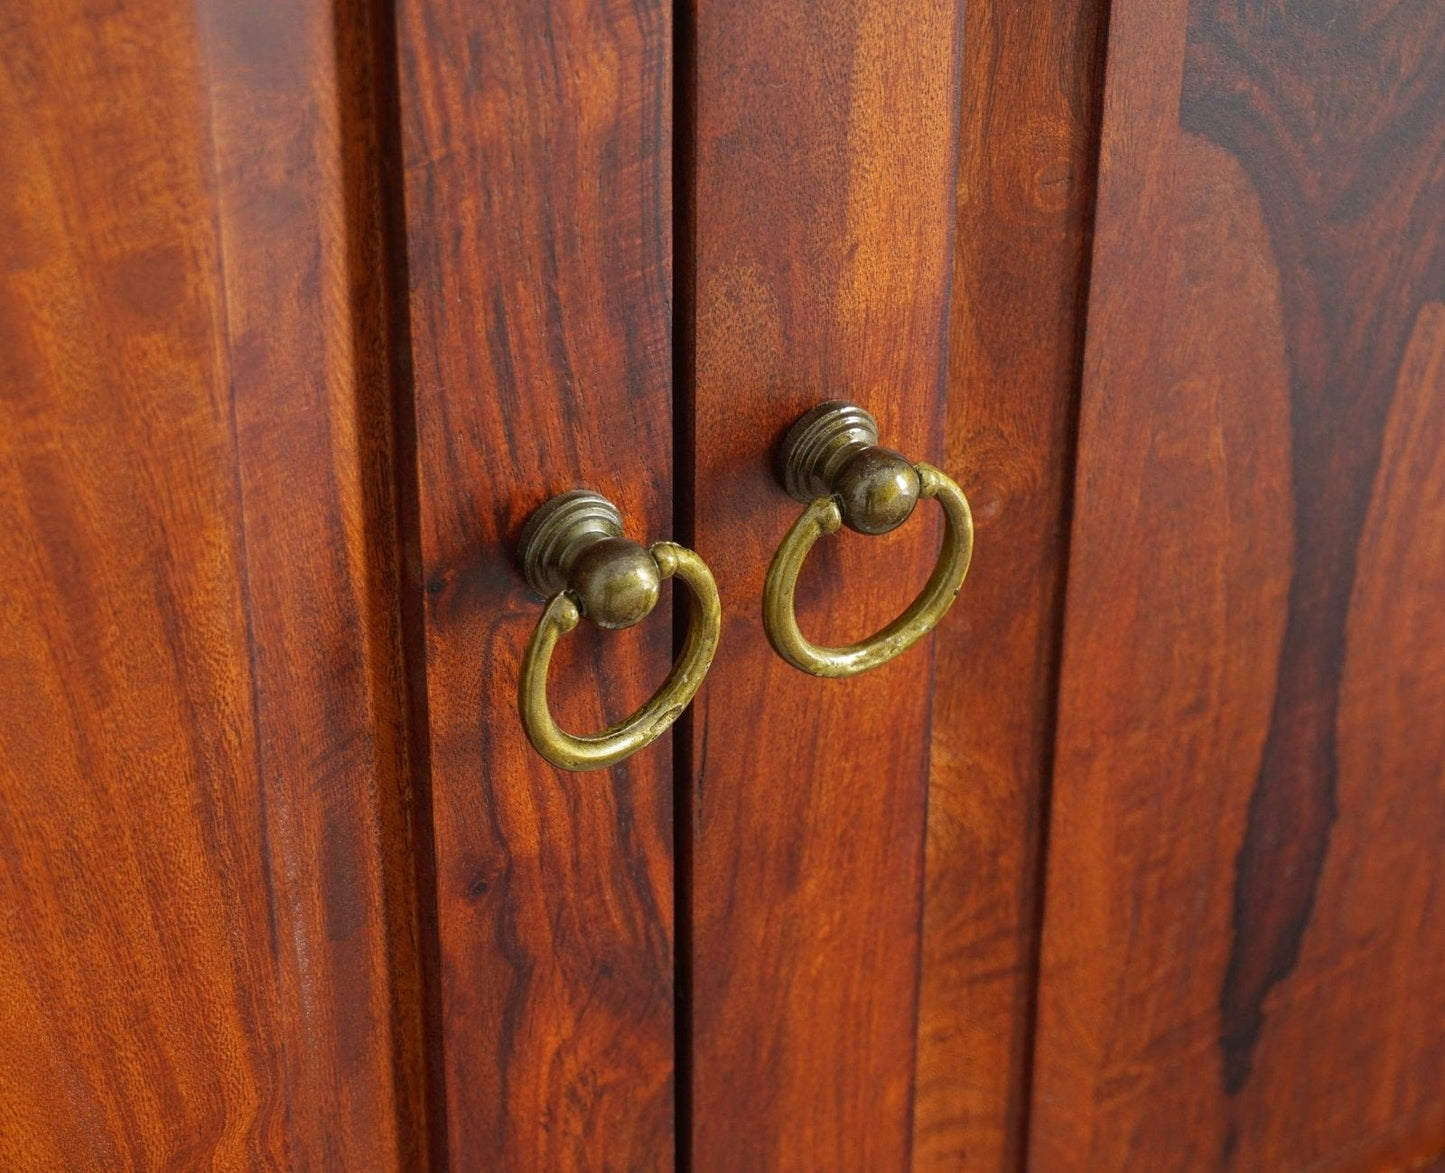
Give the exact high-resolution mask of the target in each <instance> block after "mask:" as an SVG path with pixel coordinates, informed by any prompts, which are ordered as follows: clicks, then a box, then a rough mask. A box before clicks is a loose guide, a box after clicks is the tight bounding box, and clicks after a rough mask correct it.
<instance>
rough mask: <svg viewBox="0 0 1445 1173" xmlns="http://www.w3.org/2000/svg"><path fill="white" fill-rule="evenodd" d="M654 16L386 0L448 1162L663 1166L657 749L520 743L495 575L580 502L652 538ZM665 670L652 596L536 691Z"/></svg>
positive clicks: (666, 865)
mask: <svg viewBox="0 0 1445 1173" xmlns="http://www.w3.org/2000/svg"><path fill="white" fill-rule="evenodd" d="M669 12H670V8H669V6H668V5H667V4H665V3H663V2H661V0H643V2H641V3H628V4H619V3H611V2H607V0H562V2H559V3H553V4H537V3H535V2H534V0H500V2H497V3H488V4H481V5H479V4H475V3H464V2H462V0H401V3H400V4H399V5H398V21H399V34H398V35H399V60H400V85H399V97H400V103H401V113H402V136H403V157H404V162H405V171H406V183H405V189H406V190H405V225H404V233H405V246H406V253H407V265H408V289H407V301H408V315H407V316H408V329H409V332H410V353H411V355H412V372H411V374H412V379H413V386H414V397H415V413H416V415H415V418H416V477H417V486H418V506H419V516H420V547H419V550H418V551H416V552H415V558H416V560H417V561H416V564H417V565H418V566H419V567H420V573H421V576H422V579H423V583H424V593H425V612H424V616H423V619H424V626H425V642H426V688H427V700H428V712H429V734H428V739H427V746H428V752H429V758H430V771H431V780H432V812H433V817H434V826H435V862H436V872H435V876H436V890H435V900H436V917H437V923H436V929H437V932H438V935H439V941H440V970H439V974H440V1016H439V1020H438V1021H439V1024H440V1036H441V1037H440V1040H439V1042H440V1046H441V1049H442V1053H443V1055H444V1057H445V1061H444V1076H445V1092H444V1105H445V1113H446V1119H447V1144H448V1158H449V1161H450V1167H451V1168H452V1169H456V1170H490V1169H517V1170H532V1169H535V1170H552V1169H661V1168H665V1167H668V1166H670V1164H671V1163H672V1146H673V1139H672V1138H673V1129H674V1118H673V1114H674V1106H673V1071H674V1066H673V968H674V958H673V862H672V810H673V807H672V784H673V777H672V758H671V754H670V742H669V740H668V739H664V740H663V741H661V742H659V743H657V744H655V745H653V746H650V747H649V748H647V749H646V750H644V751H643V752H641V753H638V754H636V755H635V756H634V757H632V758H629V759H628V760H627V761H626V762H624V763H622V764H621V765H618V766H615V767H613V768H612V769H610V770H601V771H595V772H591V773H582V774H570V773H567V772H565V771H562V770H559V769H555V768H554V767H552V766H550V765H548V764H547V762H545V761H544V760H543V759H542V758H541V757H539V756H538V754H537V753H536V752H535V751H534V750H533V749H532V748H531V747H530V746H529V745H528V744H527V741H526V738H525V737H524V736H523V732H522V726H521V724H520V722H519V720H518V717H517V679H518V672H519V661H520V659H521V654H522V650H523V648H524V647H525V645H526V642H527V639H528V637H529V635H530V633H531V631H532V629H533V627H535V626H536V623H537V620H538V618H539V616H540V615H541V607H540V605H539V604H538V602H537V601H536V600H535V599H534V598H533V597H532V595H531V593H530V591H529V590H528V589H527V587H526V585H525V584H524V582H523V581H522V578H521V576H520V574H519V573H518V571H517V568H516V561H515V551H516V546H517V538H518V535H519V531H520V529H521V528H522V525H523V523H524V521H525V520H526V518H527V516H528V514H529V513H531V511H532V510H534V509H535V508H537V507H538V506H539V505H541V504H542V503H543V502H544V501H545V500H547V498H549V497H550V496H552V495H553V494H555V493H560V492H562V491H564V490H568V489H575V488H579V487H587V488H592V489H595V490H597V491H599V492H601V493H603V494H604V495H605V496H607V497H608V498H610V499H611V500H612V501H614V502H615V503H616V504H617V505H618V506H619V507H620V509H621V512H622V515H623V518H624V521H625V524H626V526H627V529H628V532H629V535H630V536H632V537H634V538H638V539H640V540H651V539H660V538H667V537H671V536H673V535H674V530H673V527H672V443H673V430H672V345H671V342H672V338H671V329H672V326H671V315H670V300H671V292H672V290H671V271H672V266H671V252H672V250H671V226H672V210H671V207H672V205H671V158H672V155H671V146H672V143H671V133H672V131H671V108H672V99H671V78H672V73H671V34H670V18H669ZM671 658H672V625H671V623H670V622H669V607H668V606H667V605H666V600H664V604H663V605H660V606H659V607H658V609H657V610H656V611H655V612H654V613H653V614H652V615H651V616H650V617H649V618H648V619H647V620H646V621H645V622H643V623H642V624H640V625H639V626H637V627H634V628H630V629H628V630H626V631H620V632H602V631H600V630H598V629H596V628H594V627H592V626H591V625H590V624H583V625H582V626H581V627H579V628H578V629H577V630H576V631H574V632H572V633H571V634H570V635H568V636H567V637H566V638H565V639H564V640H563V641H562V645H561V647H560V648H559V650H558V652H557V655H556V657H555V659H554V661H553V664H552V672H551V687H550V696H551V703H552V706H553V708H554V710H555V712H556V714H557V719H558V721H559V723H560V724H562V726H563V727H564V728H568V729H573V730H577V731H579V732H582V731H586V730H589V729H601V728H602V727H604V726H606V725H608V724H610V723H612V722H614V721H618V720H620V719H622V718H623V717H625V716H627V715H628V714H629V713H631V712H632V711H633V710H635V709H636V708H637V707H638V705H639V704H640V703H641V702H642V701H643V700H645V699H646V698H647V696H648V694H649V693H650V692H651V691H652V689H653V688H655V687H656V685H657V683H658V682H659V681H660V680H661V679H662V678H663V676H664V674H665V673H666V671H667V667H668V664H669V662H670V661H671Z"/></svg>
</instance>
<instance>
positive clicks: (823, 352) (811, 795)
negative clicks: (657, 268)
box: [678, 0, 986, 1173]
mask: <svg viewBox="0 0 1445 1173" xmlns="http://www.w3.org/2000/svg"><path fill="white" fill-rule="evenodd" d="M960 24H961V5H959V4H956V3H954V2H953V0H936V2H933V0H931V2H929V3H925V4H921V5H913V6H910V8H909V10H908V11H907V12H906V13H904V12H903V11H901V10H900V9H898V7H897V6H896V5H894V4H891V3H885V2H883V0H864V2H862V3H858V4H854V5H850V6H847V7H832V6H799V5H796V4H791V3H782V2H778V3H774V2H764V3H758V2H750V3H738V2H735V0H724V2H719V0H699V2H698V3H696V4H694V5H691V6H689V8H688V10H687V25H686V38H685V39H684V38H683V37H682V35H681V34H680V43H681V44H685V45H687V46H688V55H687V57H686V58H685V59H684V61H683V70H682V76H683V77H684V79H685V88H684V89H683V90H682V92H680V94H679V119H680V121H682V120H685V125H687V126H689V127H690V128H691V134H690V135H689V136H687V142H688V144H689V147H688V150H689V154H688V156H686V157H685V158H684V160H683V167H682V168H681V173H682V175H683V176H684V178H683V180H682V181H681V182H680V190H679V198H680V199H686V200H687V201H688V203H687V204H686V205H684V207H685V210H686V215H685V216H684V218H683V220H684V224H685V228H684V231H683V233H682V234H680V236H679V244H678V253H679V258H680V259H679V278H678V281H679V292H678V305H679V315H680V325H681V327H682V337H683V339H684V346H683V348H682V349H683V363H682V366H683V368H684V370H685V371H686V375H684V379H686V378H687V376H688V375H690V376H691V378H692V380H693V383H692V386H691V391H692V395H691V399H690V402H687V407H688V409H689V411H690V414H689V415H688V416H687V417H685V418H684V419H683V421H682V427H681V428H680V445H679V447H680V450H681V449H693V450H694V451H695V454H696V455H695V467H694V468H693V469H692V470H691V475H690V477H689V478H688V480H687V482H686V483H685V485H684V489H683V498H684V499H685V500H690V501H691V503H692V506H693V513H694V517H695V527H696V531H695V535H694V537H695V541H696V548H697V549H698V551H699V552H700V553H701V554H702V555H703V557H705V558H707V560H708V562H709V565H711V566H712V568H713V571H714V573H715V574H716V575H717V580H718V586H719V589H720V591H721V593H722V597H723V600H724V607H725V613H724V628H723V637H722V650H721V652H720V653H719V656H718V660H717V663H716V664H715V665H714V667H713V670H712V673H711V675H710V676H709V678H708V681H707V684H706V685H705V686H704V688H703V691H702V693H701V695H700V696H699V698H698V700H697V702H696V703H695V705H694V708H693V717H692V740H691V744H690V750H691V754H692V759H691V762H690V765H689V767H688V768H687V769H685V770H684V771H682V776H683V779H684V790H683V796H682V801H681V805H680V808H679V810H680V813H679V818H678V833H679V835H680V836H686V837H687V838H686V841H685V846H686V847H687V848H688V850H689V853H690V868H689V869H688V872H687V880H688V887H687V888H685V889H684V891H683V894H682V901H683V904H682V906H683V907H684V908H685V909H686V910H687V913H688V914H689V916H690V924H689V925H688V926H687V927H688V935H687V937H686V938H685V944H684V946H683V951H684V958H685V964H686V967H687V971H688V992H689V995H690V1004H691V1011H690V1020H689V1021H688V1022H687V1023H686V1024H685V1027H684V1030H683V1032H682V1033H683V1035H684V1036H685V1037H686V1038H688V1039H689V1040H690V1044H691V1052H690V1062H691V1073H690V1080H689V1089H688V1090H689V1092H690V1095H689V1097H688V1098H687V1100H686V1103H687V1105H688V1106H687V1112H686V1120H685V1124H686V1127H687V1128H689V1129H690V1130H691V1135H690V1138H689V1140H690V1145H689V1155H690V1160H691V1167H692V1168H693V1169H695V1170H698V1171H704V1170H706V1171H718V1173H722V1171H743V1170H776V1169H792V1170H801V1169H818V1170H855V1169H856V1170H863V1169H901V1168H906V1167H907V1165H908V1161H909V1156H908V1154H909V1147H910V1144H911V1135H912V1129H911V1114H912V1091H913V1072H914V1052H915V1046H914V1042H915V1035H916V1007H917V987H918V948H919V918H920V914H921V891H922V879H923V839H924V804H925V800H926V794H927V773H928V713H929V680H930V677H931V658H932V657H931V647H930V644H929V643H927V642H925V643H922V644H920V645H918V646H917V647H915V648H913V649H912V650H911V651H909V652H908V653H906V654H904V655H903V656H900V657H899V658H898V659H896V660H894V661H893V662H891V663H889V664H887V665H885V666H884V667H881V668H878V669H876V670H874V671H872V672H869V673H867V674H865V675H862V676H857V677H853V678H850V679H845V680H820V679H816V678H814V677H811V676H807V675H804V674H803V673H801V672H799V671H798V670H797V669H794V668H792V667H790V666H789V665H787V664H786V663H784V662H783V661H782V660H781V659H779V658H778V656H777V655H776V654H775V653H774V652H773V651H772V649H771V648H770V647H769V646H768V643H767V640H766V637H765V636H764V634H763V630H762V619H761V604H762V588H763V578H764V575H765V573H766V570H767V567H768V563H769V561H770V559H771V558H772V555H773V552H774V550H776V548H777V546H778V543H779V542H780V541H781V539H782V537H783V534H784V533H785V532H786V531H787V529H788V527H789V526H790V525H791V524H792V523H793V520H794V519H795V518H796V517H797V515H798V513H799V512H800V511H801V509H802V506H801V505H799V504H798V503H797V502H795V501H793V500H792V499H791V498H789V497H788V496H787V495H786V494H785V493H784V492H783V491H782V489H781V488H779V487H778V485H777V483H776V482H775V480H774V475H773V469H772V460H773V457H774V451H773V449H774V446H775V444H776V443H777V441H778V440H779V439H780V438H781V436H782V433H783V432H784V430H785V429H786V428H787V427H788V425H789V424H791V423H792V421H793V420H794V419H795V418H796V417H797V416H799V415H801V414H802V413H803V412H804V411H805V410H807V409H808V408H810V407H812V406H813V405H814V404H815V403H817V402H819V401H821V400H824V399H829V398H848V399H852V400H854V401H856V402H857V403H859V404H860V405H861V406H863V407H865V408H867V409H868V410H869V411H871V412H873V413H874V414H875V415H876V416H877V417H878V421H879V425H880V429H881V432H882V438H883V442H884V443H886V444H888V445H891V446H893V447H896V448H898V449H900V450H902V451H903V452H905V453H907V454H908V455H909V456H910V457H912V458H913V459H915V460H925V459H926V460H931V461H937V459H938V458H939V456H940V452H939V446H938V441H939V438H940V435H941V425H942V418H943V393H944V369H945V368H944V351H945V341H946V329H947V321H948V299H949V291H950V268H951V263H950V262H951V250H950V242H951V233H952V225H953V178H954V165H955V155H956V146H957V85H958V60H959V57H958V54H959V34H960V31H961V29H960ZM688 389H689V388H688V387H687V386H685V385H680V386H679V395H680V396H686V394H687V391H688ZM685 402H686V401H685ZM680 475H682V470H680ZM939 533H940V519H939V516H938V511H937V509H936V507H935V506H932V505H930V504H927V503H925V504H924V505H923V506H921V507H920V508H919V510H918V511H917V513H916V514H915V516H914V517H913V518H912V519H911V520H910V521H909V522H908V523H907V524H906V525H905V526H904V527H903V528H902V529H900V530H897V531H895V532H894V533H893V534H891V535H889V536H888V537H885V538H863V537H860V536H858V535H856V534H844V535H842V536H838V537H832V538H829V539H828V540H827V541H826V542H822V543H820V544H819V546H818V547H817V548H816V549H815V550H814V551H813V553H812V555H811V556H810V558H809V560H808V564H807V566H806V568H805V571H804V575H803V581H802V583H801V584H800V587H799V618H800V622H801V625H802V628H803V630H804V632H805V633H807V634H808V635H809V636H810V638H813V639H815V640H826V641H829V642H853V641H856V640H858V639H861V638H863V637H865V636H867V635H869V634H871V633H872V632H873V631H875V630H877V629H878V628H879V627H881V626H882V625H883V623H884V622H886V621H887V620H889V619H891V618H892V617H893V616H894V615H896V614H898V613H899V612H900V611H901V610H902V609H903V608H904V607H905V606H906V605H907V604H908V602H909V601H911V599H912V598H913V597H914V596H915V595H916V594H917V593H918V591H919V590H920V589H922V586H923V584H924V582H925V580H926V579H927V577H928V573H929V568H930V567H931V566H932V564H933V560H934V559H935V557H936V552H937V549H938V540H939ZM979 556H980V557H984V556H986V553H985V551H983V550H982V548H981V549H980V551H979ZM966 608H967V603H966V601H965V602H961V603H960V604H959V605H958V607H957V608H955V611H954V612H953V613H951V614H950V615H949V616H947V617H946V618H945V619H944V621H943V625H944V627H945V628H946V627H947V626H948V625H949V624H951V623H957V622H960V621H961V620H962V618H963V617H964V614H965V613H966Z"/></svg>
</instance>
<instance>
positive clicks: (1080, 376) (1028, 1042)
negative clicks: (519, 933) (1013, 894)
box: [1017, 0, 1112, 1173]
mask: <svg viewBox="0 0 1445 1173" xmlns="http://www.w3.org/2000/svg"><path fill="white" fill-rule="evenodd" d="M1098 3H1099V6H1100V13H1099V24H1098V30H1097V32H1096V34H1095V37H1096V44H1095V46H1094V52H1093V54H1092V56H1091V58H1090V60H1089V62H1088V65H1087V68H1088V70H1089V71H1090V73H1091V74H1092V75H1093V77H1092V84H1091V85H1090V86H1089V91H1088V92H1089V109H1088V111H1087V112H1086V115H1085V117H1086V119H1087V121H1088V123H1089V134H1090V141H1089V144H1088V148H1087V151H1086V153H1085V158H1086V159H1087V161H1088V171H1087V173H1086V174H1085V175H1084V176H1082V183H1083V184H1084V187H1085V189H1086V190H1087V191H1088V193H1089V195H1088V207H1087V210H1086V211H1085V221H1086V225H1087V227H1086V229H1085V231H1086V233H1087V244H1086V245H1085V247H1084V248H1083V249H1082V250H1081V255H1080V258H1079V269H1078V273H1077V278H1076V281H1075V284H1076V286H1077V288H1078V301H1077V306H1078V308H1077V313H1076V314H1075V318H1074V339H1073V351H1074V353H1073V362H1072V371H1071V373H1070V376H1069V382H1068V392H1069V395H1070V399H1071V402H1070V420H1069V425H1068V437H1067V441H1066V445H1065V454H1064V459H1065V461H1066V463H1067V465H1068V475H1067V477H1066V479H1065V483H1064V493H1063V500H1062V502H1061V507H1060V517H1059V525H1060V527H1061V530H1062V536H1061V539H1060V543H1059V564H1060V566H1061V567H1062V570H1061V572H1060V585H1059V590H1058V598H1057V601H1056V603H1055V606H1054V614H1053V622H1052V624H1051V625H1050V631H1049V638H1050V641H1051V644H1050V646H1051V649H1052V650H1051V656H1050V661H1051V662H1050V664H1049V689H1048V694H1047V695H1048V698H1049V700H1048V706H1049V711H1048V715H1047V718H1046V720H1045V733H1044V749H1043V755H1042V757H1043V760H1042V761H1041V762H1040V763H1039V798H1038V820H1039V827H1038V836H1037V840H1036V842H1035V856H1034V861H1033V877H1032V883H1033V893H1034V900H1033V909H1032V923H1031V924H1030V926H1029V934H1028V941H1029V955H1028V958H1027V961H1026V965H1027V967H1028V968H1027V972H1028V981H1027V985H1026V988H1027V991H1028V999H1027V1003H1026V1005H1025V1007H1024V1017H1025V1022H1024V1040H1025V1041H1024V1048H1025V1053H1026V1054H1027V1056H1028V1059H1027V1062H1026V1063H1025V1064H1024V1070H1023V1078H1022V1081H1021V1086H1020V1088H1019V1104H1020V1109H1019V1112H1018V1127H1019V1131H1020V1133H1021V1135H1019V1137H1018V1147H1017V1152H1018V1154H1019V1165H1018V1168H1019V1170H1020V1173H1022V1170H1025V1169H1027V1168H1028V1167H1029V1142H1030V1139H1031V1137H1032V1127H1031V1125H1032V1121H1033V1087H1034V1070H1035V1066H1036V1064H1037V1062H1038V1033H1039V1032H1038V1027H1039V981H1040V977H1041V965H1042V958H1043V937H1044V923H1045V913H1046V908H1045V905H1046V903H1047V894H1048V889H1047V884H1048V862H1049V840H1050V833H1051V831H1052V815H1053V793H1054V764H1055V760H1056V756H1057V753H1058V729H1059V687H1060V685H1061V683H1062V680H1063V652H1064V628H1065V617H1066V615H1067V612H1068V580H1069V552H1070V548H1071V545H1072V537H1073V523H1074V498H1075V492H1076V486H1077V478H1078V463H1079V420H1080V411H1081V405H1082V402H1083V384H1084V358H1085V353H1084V347H1085V341H1086V337H1087V329H1088V320H1089V287H1090V282H1091V279H1092V275H1093V251H1094V240H1093V238H1094V219H1095V216H1096V214H1097V212H1098V205H1099V162H1100V159H1099V153H1100V147H1101V136H1102V130H1103V124H1104V84H1105V80H1106V75H1107V65H1108V45H1109V17H1110V11H1111V4H1112V0H1098Z"/></svg>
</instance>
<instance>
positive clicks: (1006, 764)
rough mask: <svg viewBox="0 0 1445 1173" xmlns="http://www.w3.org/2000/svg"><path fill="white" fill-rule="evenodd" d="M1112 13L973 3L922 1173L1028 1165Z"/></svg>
mask: <svg viewBox="0 0 1445 1173" xmlns="http://www.w3.org/2000/svg"><path fill="white" fill-rule="evenodd" d="M1104 13H1105V7H1104V5H1102V4H1098V3H1088V4H1078V3H1072V2H1067V0H1028V2H1025V3H995V2H993V0H971V2H970V3H969V4H968V5H966V7H965V18H964V36H963V86H962V125H961V129H960V142H961V157H960V160H959V178H958V212H957V215H958V229H957V233H956V236H955V239H954V258H955V261H954V277H953V283H954V295H953V312H952V316H951V319H950V323H949V334H950V341H949V368H948V413H947V428H946V432H945V444H944V460H945V463H944V467H945V468H947V469H949V470H950V471H951V472H953V474H954V475H955V476H956V477H957V478H958V479H959V482H960V484H962V486H963V488H964V491H965V492H966V493H967V494H968V497H969V500H970V501H971V502H972V504H973V514H974V522H975V525H976V526H977V533H978V542H979V549H980V556H979V557H978V558H977V559H975V561H974V564H973V566H972V567H971V568H970V570H969V577H968V583H967V588H966V593H965V596H964V603H963V605H962V611H963V613H962V615H960V616H958V617H957V619H956V620H954V621H953V622H950V623H948V624H947V625H946V626H945V627H944V628H943V629H942V630H941V631H940V633H939V636H938V641H937V649H938V650H937V666H936V670H935V676H934V709H933V746H932V748H933V762H932V771H931V774H930V783H929V795H928V860H927V886H926V898H925V904H924V921H923V965H922V974H921V987H920V991H919V1028H918V1093H917V1097H918V1098H917V1106H916V1109H915V1115H914V1168H915V1169H918V1170H928V1169H979V1170H986V1169H996V1170H1006V1169H1016V1168H1019V1167H1020V1163H1021V1159H1022V1146H1023V1141H1024V1134H1025V1118H1026V1115H1027V1111H1026V1109H1027V1078H1028V1070H1029V1062H1030V1057H1031V1047H1032V1041H1033V1040H1032V1035H1031V1031H1030V1026H1031V1018H1032V993H1033V988H1034V976H1035V973H1034V971H1035V966H1036V964H1037V933H1038V901H1039V897H1040V893H1039V891H1038V889H1039V887H1040V883H1039V877H1040V869H1041V866H1042V859H1041V855H1040V853H1041V851H1042V849H1043V831H1044V816H1045V814H1046V806H1045V799H1046V791H1047V785H1046V784H1047V778H1048V772H1049V766H1050V759H1051V753H1052V747H1053V713H1054V695H1055V687H1056V684H1057V671H1058V663H1057V659H1058V642H1059V627H1060V623H1059V620H1060V608H1061V606H1062V596H1063V577H1064V559H1065V539H1066V535H1067V531H1068V512H1067V510H1068V501H1069V494H1070V489H1071V487H1072V468H1073V439H1074V437H1073V430H1074V421H1075V411H1076V405H1077V397H1078V379H1079V369H1080V362H1081V359H1082V349H1083V323H1084V301H1085V293H1086V289H1087V284H1088V263H1089V242H1090V229H1091V224H1092V214H1093V196H1094V175H1095V164H1096V160H1097V153H1098V129H1099V115H1100V111H1101V99H1102V93H1103V86H1102V80H1103V78H1102V73H1103V69H1102V66H1103V56H1102V47H1103V45H1102V41H1103V32H1104V27H1103V26H1104V21H1103V17H1104Z"/></svg>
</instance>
